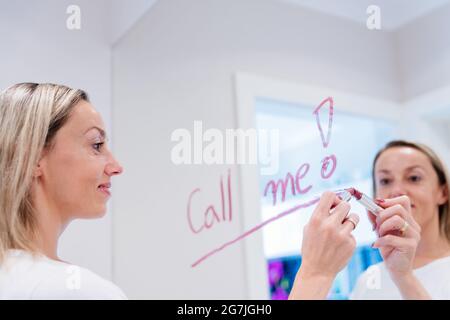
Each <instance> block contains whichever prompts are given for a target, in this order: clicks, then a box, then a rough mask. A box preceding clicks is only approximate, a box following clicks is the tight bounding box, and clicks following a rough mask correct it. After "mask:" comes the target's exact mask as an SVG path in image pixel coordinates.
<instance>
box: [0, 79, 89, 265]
mask: <svg viewBox="0 0 450 320" xmlns="http://www.w3.org/2000/svg"><path fill="white" fill-rule="evenodd" d="M82 100H85V101H89V99H88V96H87V94H86V92H84V91H82V90H77V89H72V88H69V87H66V86H63V85H56V84H49V83H44V84H38V83H19V84H16V85H13V86H11V87H9V88H8V89H6V90H4V91H2V92H0V264H1V263H2V262H3V261H4V258H5V254H6V251H7V250H8V249H23V250H27V251H30V252H36V250H37V249H36V247H35V241H36V238H37V230H36V220H35V215H34V209H33V204H32V201H31V185H32V181H33V174H34V171H35V169H36V166H37V164H38V162H39V159H40V157H41V154H42V152H43V150H44V149H46V148H48V149H51V147H52V143H53V141H54V137H55V135H56V133H57V131H58V130H59V129H60V128H61V127H62V126H63V125H64V124H65V123H66V122H67V120H68V118H69V116H70V113H71V111H72V109H73V107H74V106H75V105H76V104H77V103H78V102H80V101H82Z"/></svg>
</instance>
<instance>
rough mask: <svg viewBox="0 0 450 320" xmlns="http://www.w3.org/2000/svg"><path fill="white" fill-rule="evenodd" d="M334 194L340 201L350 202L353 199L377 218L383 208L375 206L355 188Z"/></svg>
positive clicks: (371, 200)
mask: <svg viewBox="0 0 450 320" xmlns="http://www.w3.org/2000/svg"><path fill="white" fill-rule="evenodd" d="M336 194H337V195H338V196H339V197H341V199H342V200H344V201H347V202H348V201H350V199H351V198H352V197H353V198H355V199H356V201H358V202H359V203H360V204H362V205H363V206H364V208H366V209H367V210H369V211H370V212H372V213H373V214H374V215H376V216H378V214H379V212H380V211H381V210H383V208H382V207H380V206H379V205H377V204H376V203H375V201H373V199H372V198H370V197H369V196H367V195H366V194H364V193H362V192H361V191H359V190H357V189H355V188H348V189H344V190H340V191H338V192H336Z"/></svg>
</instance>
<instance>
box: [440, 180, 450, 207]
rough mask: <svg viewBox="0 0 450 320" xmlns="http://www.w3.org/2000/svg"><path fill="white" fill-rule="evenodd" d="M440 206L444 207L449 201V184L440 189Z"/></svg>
mask: <svg viewBox="0 0 450 320" xmlns="http://www.w3.org/2000/svg"><path fill="white" fill-rule="evenodd" d="M439 191H440V192H439V196H438V204H439V205H443V204H444V203H446V202H447V201H448V186H447V184H445V185H443V186H440V187H439Z"/></svg>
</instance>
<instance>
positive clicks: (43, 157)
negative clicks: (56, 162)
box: [33, 149, 47, 178]
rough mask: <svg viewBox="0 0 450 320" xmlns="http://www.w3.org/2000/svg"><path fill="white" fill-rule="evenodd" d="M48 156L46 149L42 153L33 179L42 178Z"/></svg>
mask: <svg viewBox="0 0 450 320" xmlns="http://www.w3.org/2000/svg"><path fill="white" fill-rule="evenodd" d="M46 155H47V149H44V150H43V151H42V153H41V156H40V158H39V161H38V164H37V165H36V167H35V168H34V172H33V177H34V178H38V177H40V176H42V174H43V168H44V166H45V162H46V161H47V159H46Z"/></svg>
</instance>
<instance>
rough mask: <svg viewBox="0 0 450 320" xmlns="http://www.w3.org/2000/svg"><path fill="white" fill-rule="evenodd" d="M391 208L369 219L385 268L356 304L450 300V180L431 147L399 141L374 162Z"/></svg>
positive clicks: (377, 183)
mask: <svg viewBox="0 0 450 320" xmlns="http://www.w3.org/2000/svg"><path fill="white" fill-rule="evenodd" d="M373 189H374V191H375V195H376V197H377V198H380V199H379V201H378V203H379V205H380V206H382V207H383V208H385V210H383V211H382V212H381V214H380V216H379V217H378V218H376V217H375V216H374V215H372V214H371V213H369V217H370V219H371V221H372V223H373V226H374V230H376V232H377V235H378V239H377V241H375V243H374V245H373V246H374V247H375V248H379V250H380V253H381V255H382V257H383V260H384V261H383V262H382V263H380V264H377V265H374V266H371V267H370V268H369V269H368V270H367V271H366V272H365V273H363V275H362V276H361V277H360V278H359V280H358V282H357V285H356V287H355V289H354V291H353V293H352V295H351V298H353V299H450V213H449V204H450V203H449V196H448V192H449V180H448V176H447V174H446V170H445V168H444V165H443V163H442V161H441V160H440V159H439V158H438V157H437V155H436V154H435V153H434V152H433V151H432V150H431V149H429V148H428V147H426V146H424V145H421V144H416V143H412V142H407V141H393V142H391V143H389V144H387V145H386V147H385V148H383V149H382V150H381V151H379V152H378V154H377V155H376V157H375V159H374V162H373Z"/></svg>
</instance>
